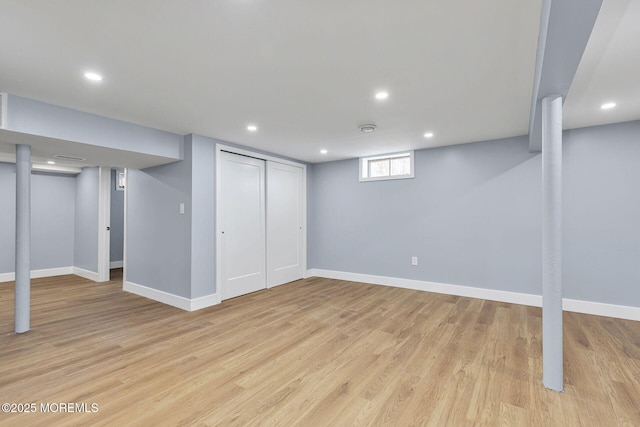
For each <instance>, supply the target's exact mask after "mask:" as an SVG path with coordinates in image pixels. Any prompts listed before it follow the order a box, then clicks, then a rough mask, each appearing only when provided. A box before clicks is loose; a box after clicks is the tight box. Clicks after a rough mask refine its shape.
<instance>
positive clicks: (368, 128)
mask: <svg viewBox="0 0 640 427" xmlns="http://www.w3.org/2000/svg"><path fill="white" fill-rule="evenodd" d="M358 127H359V128H360V132H364V133H371V132H373V131H374V130H376V125H373V124H367V125H360V126H358Z"/></svg>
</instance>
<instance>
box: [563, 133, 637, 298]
mask: <svg viewBox="0 0 640 427" xmlns="http://www.w3.org/2000/svg"><path fill="white" fill-rule="evenodd" d="M564 147H565V149H564V152H563V155H564V183H563V184H564V185H563V192H564V242H563V245H564V246H563V254H564V259H563V278H564V288H565V292H564V296H565V297H567V298H574V299H580V300H586V301H597V302H604V303H611V304H621V305H630V306H634V307H640V191H639V190H638V184H640V122H638V121H636V122H628V123H621V124H616V125H608V126H598V127H592V128H584V129H577V130H572V131H569V132H565V145H564Z"/></svg>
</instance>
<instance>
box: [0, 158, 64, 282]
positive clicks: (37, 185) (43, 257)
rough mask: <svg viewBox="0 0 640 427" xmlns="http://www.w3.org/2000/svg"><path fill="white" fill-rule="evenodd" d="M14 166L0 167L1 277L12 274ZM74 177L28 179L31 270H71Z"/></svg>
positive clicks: (34, 176)
mask: <svg viewBox="0 0 640 427" xmlns="http://www.w3.org/2000/svg"><path fill="white" fill-rule="evenodd" d="M15 171H16V169H15V165H14V164H9V163H0V200H2V208H1V209H0V273H10V272H13V271H15V221H16V219H15V215H16V211H15V200H16V187H15V177H16V172H15ZM75 181H76V180H75V176H73V175H54V174H47V173H40V172H33V173H32V175H31V241H32V245H31V268H32V270H41V269H45V268H59V267H71V266H73V265H74V263H73V246H74V216H75Z"/></svg>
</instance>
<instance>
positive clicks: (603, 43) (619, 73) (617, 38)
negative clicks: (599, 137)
mask: <svg viewBox="0 0 640 427" xmlns="http://www.w3.org/2000/svg"><path fill="white" fill-rule="evenodd" d="M605 102H615V103H616V104H617V106H616V108H614V109H612V110H606V111H603V110H601V109H600V105H602V104H603V103H605ZM638 119H640V1H638V0H604V2H603V4H602V8H601V9H600V14H599V15H598V20H597V21H596V24H595V26H594V29H593V33H592V34H591V38H590V39H589V43H588V44H587V48H586V50H585V53H584V56H583V57H582V61H581V62H580V66H579V68H578V71H577V73H576V75H575V77H574V80H573V83H572V85H571V89H570V90H569V93H568V95H567V99H566V101H565V103H564V127H565V128H567V129H571V128H578V127H585V126H594V125H601V124H607V123H617V122H624V121H629V120H638Z"/></svg>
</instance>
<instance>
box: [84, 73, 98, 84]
mask: <svg viewBox="0 0 640 427" xmlns="http://www.w3.org/2000/svg"><path fill="white" fill-rule="evenodd" d="M84 76H85V77H86V78H87V79H88V80H91V81H94V82H99V81H102V76H101V75H100V74H98V73H94V72H91V71H88V72H86V73H84Z"/></svg>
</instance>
